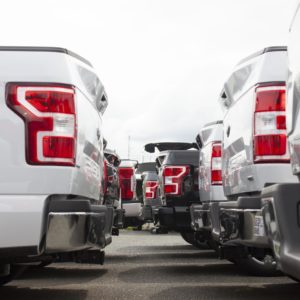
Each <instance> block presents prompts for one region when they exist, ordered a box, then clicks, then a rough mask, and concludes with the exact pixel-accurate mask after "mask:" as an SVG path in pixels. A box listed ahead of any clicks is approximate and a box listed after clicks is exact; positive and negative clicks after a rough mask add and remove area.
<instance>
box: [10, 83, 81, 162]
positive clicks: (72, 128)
mask: <svg viewBox="0 0 300 300" xmlns="http://www.w3.org/2000/svg"><path fill="white" fill-rule="evenodd" d="M6 101H7V105H8V106H9V107H10V108H11V109H12V110H13V111H14V112H16V113H17V114H19V115H20V116H21V117H22V119H23V120H24V122H25V130H26V134H25V135H26V158H27V162H28V163H29V164H33V165H37V164H38V165H64V166H74V165H75V157H76V153H75V150H76V112H75V90H74V88H73V87H72V86H65V85H64V86H57V85H55V86H53V85H49V86H48V85H42V84H8V85H7V96H6Z"/></svg>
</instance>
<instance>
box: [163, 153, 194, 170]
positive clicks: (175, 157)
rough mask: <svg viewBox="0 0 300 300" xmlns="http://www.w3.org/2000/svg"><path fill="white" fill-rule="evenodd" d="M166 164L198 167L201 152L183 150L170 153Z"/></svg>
mask: <svg viewBox="0 0 300 300" xmlns="http://www.w3.org/2000/svg"><path fill="white" fill-rule="evenodd" d="M164 163H165V164H168V165H172V164H180V165H192V166H198V164H199V151H194V150H183V151H174V152H170V153H169V155H168V158H167V159H166V160H165V161H164Z"/></svg>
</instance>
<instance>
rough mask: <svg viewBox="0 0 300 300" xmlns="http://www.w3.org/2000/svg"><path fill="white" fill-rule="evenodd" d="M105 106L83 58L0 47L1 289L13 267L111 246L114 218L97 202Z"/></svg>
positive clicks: (60, 52) (49, 50)
mask: <svg viewBox="0 0 300 300" xmlns="http://www.w3.org/2000/svg"><path fill="white" fill-rule="evenodd" d="M106 106H107V99H106V94H105V91H104V88H103V85H102V84H101V82H100V80H99V79H98V77H97V75H96V74H95V72H94V70H93V68H92V66H91V64H90V63H89V62H88V61H87V60H85V59H84V58H82V57H80V56H78V55H76V54H74V53H72V52H70V51H68V50H66V49H62V48H50V47H0V123H1V126H0V149H1V155H0V165H1V172H0V284H4V283H6V282H7V281H9V280H10V279H11V278H12V277H13V275H14V274H12V273H13V272H12V270H15V268H14V267H12V266H14V264H15V263H24V262H32V261H43V260H44V259H45V258H46V257H48V258H49V256H51V255H56V254H60V253H72V256H73V257H76V254H77V255H80V253H82V252H84V251H83V250H86V249H95V250H96V251H98V252H99V253H102V252H101V251H100V250H99V249H102V248H104V247H105V246H106V245H107V244H108V243H110V242H111V225H112V220H111V218H112V216H113V211H112V209H109V208H107V207H106V206H104V205H102V201H103V195H101V190H102V189H101V184H102V183H101V182H102V178H103V136H102V114H103V112H104V111H105V109H106ZM85 254H86V253H85ZM70 256H71V255H70ZM101 257H102V258H103V255H102V256H101Z"/></svg>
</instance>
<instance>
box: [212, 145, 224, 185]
mask: <svg viewBox="0 0 300 300" xmlns="http://www.w3.org/2000/svg"><path fill="white" fill-rule="evenodd" d="M211 184H212V185H221V184H222V145H221V143H220V142H214V143H212V151H211Z"/></svg>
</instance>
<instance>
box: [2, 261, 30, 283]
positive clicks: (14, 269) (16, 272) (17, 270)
mask: <svg viewBox="0 0 300 300" xmlns="http://www.w3.org/2000/svg"><path fill="white" fill-rule="evenodd" d="M25 269H26V267H25V266H17V265H11V266H10V273H9V274H8V275H5V276H0V286H2V285H5V284H7V283H9V282H10V281H12V280H13V279H15V278H17V277H19V276H20V275H21V274H22V273H23V272H24V270H25Z"/></svg>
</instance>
